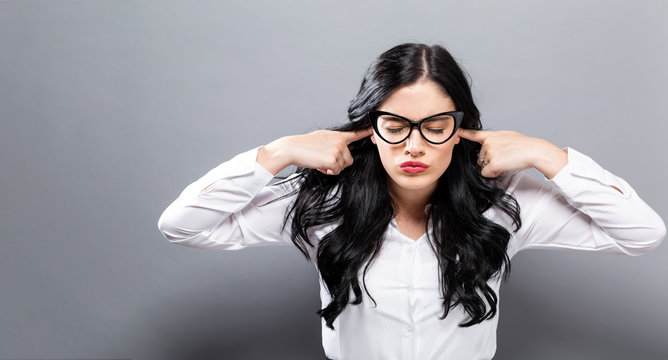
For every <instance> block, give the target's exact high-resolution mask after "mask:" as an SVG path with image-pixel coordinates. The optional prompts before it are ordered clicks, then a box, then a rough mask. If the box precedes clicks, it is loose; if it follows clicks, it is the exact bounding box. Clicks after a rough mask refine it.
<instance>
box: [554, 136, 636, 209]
mask: <svg viewBox="0 0 668 360" xmlns="http://www.w3.org/2000/svg"><path fill="white" fill-rule="evenodd" d="M562 150H566V152H567V153H568V164H566V166H564V167H563V168H562V169H561V170H559V172H558V173H557V174H556V175H555V176H554V177H553V178H552V179H548V178H547V177H546V176H543V178H544V179H545V180H546V181H548V182H550V183H552V184H554V185H556V186H557V187H558V188H559V189H561V191H562V192H565V193H569V191H577V188H578V187H581V185H578V182H581V181H582V179H583V178H584V179H590V180H594V181H596V182H598V183H600V184H602V185H605V186H607V187H608V188H609V189H610V190H611V191H614V192H615V193H617V194H618V195H619V196H622V197H624V198H629V197H631V193H632V189H631V187H630V186H629V185H628V183H626V181H624V180H623V179H621V178H619V177H617V176H615V175H614V174H612V173H610V172H609V171H607V170H606V169H604V168H603V167H602V166H601V165H599V164H598V163H597V162H596V161H594V160H593V159H592V158H590V157H589V156H587V155H585V154H583V153H581V152H579V151H577V150H575V149H573V148H571V147H568V146H567V147H564V148H562ZM611 185H613V186H615V187H617V188H618V189H620V190H621V191H622V192H623V194H622V193H620V192H619V191H617V190H615V189H613V188H612V187H611Z"/></svg>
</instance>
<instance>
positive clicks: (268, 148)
mask: <svg viewBox="0 0 668 360" xmlns="http://www.w3.org/2000/svg"><path fill="white" fill-rule="evenodd" d="M281 143H282V138H281V139H276V140H274V141H272V142H270V143H268V144H266V145H262V146H260V148H259V149H258V152H257V158H256V159H255V161H257V163H258V164H260V166H262V167H263V168H265V169H267V171H269V172H270V173H272V175H276V174H278V173H279V172H280V171H281V170H283V169H285V168H286V167H287V166H288V165H290V161H289V160H288V157H287V154H286V153H285V151H284V148H283V146H281Z"/></svg>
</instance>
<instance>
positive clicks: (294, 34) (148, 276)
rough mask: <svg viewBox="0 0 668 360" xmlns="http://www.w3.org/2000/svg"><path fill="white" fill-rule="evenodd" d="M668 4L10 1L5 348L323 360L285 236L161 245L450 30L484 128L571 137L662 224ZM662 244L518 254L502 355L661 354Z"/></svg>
mask: <svg viewBox="0 0 668 360" xmlns="http://www.w3.org/2000/svg"><path fill="white" fill-rule="evenodd" d="M667 17H668V5H666V2H665V1H636V2H629V1H627V0H624V1H603V0H598V1H581V0H578V1H573V0H568V1H564V0H561V1H551V2H547V1H492V0H490V1H457V2H455V1H439V2H411V3H408V2H389V1H377V2H364V3H362V2H356V1H337V2H336V4H335V5H333V4H328V5H326V4H320V3H316V2H314V1H282V2H279V1H261V2H260V1H227V2H222V1H221V2H219V1H183V2H159V3H158V2H155V3H147V2H135V1H0V120H1V126H2V127H1V131H0V165H1V169H2V170H1V172H0V181H1V184H2V186H1V187H0V204H1V207H0V230H1V234H2V241H1V242H0V305H1V306H0V359H9V358H31V359H35V358H41V359H54V358H61V359H62V358H78V359H81V358H97V359H100V358H113V357H115V358H132V359H266V358H272V359H319V358H322V354H323V352H322V348H321V344H320V322H319V319H318V317H317V315H315V311H316V310H317V309H318V308H319V305H320V304H319V298H318V283H317V275H316V272H315V269H314V268H313V266H312V265H311V264H309V263H307V262H306V261H305V260H304V259H303V258H302V257H301V254H299V253H298V251H297V250H296V249H295V248H293V247H289V246H285V247H261V248H252V249H245V250H243V251H236V252H217V251H205V250H201V249H191V248H186V247H180V246H176V245H172V244H170V243H169V242H168V241H167V240H165V239H164V238H163V237H162V235H161V234H160V233H159V232H158V229H157V220H158V217H159V216H160V214H161V213H162V211H163V210H164V209H165V208H166V207H167V205H168V204H169V203H170V202H171V201H173V200H174V199H175V198H176V197H177V196H178V194H179V193H180V191H181V190H182V189H183V188H184V187H185V186H186V185H188V184H189V183H190V182H192V181H194V180H196V179H197V178H199V177H200V176H201V175H203V174H204V173H206V171H208V170H209V169H211V168H213V167H214V166H216V165H218V164H219V163H221V162H223V161H225V160H227V159H229V158H231V157H232V156H233V155H235V154H237V153H239V152H241V151H245V150H248V149H250V148H252V147H255V146H258V145H261V144H264V143H267V142H269V141H271V140H273V139H275V138H278V137H281V136H285V135H290V134H297V133H305V132H308V131H313V130H316V129H318V128H320V127H324V126H328V125H332V124H336V123H340V122H342V121H347V118H346V109H347V105H348V102H349V101H350V99H351V98H352V97H353V96H354V95H355V93H356V91H357V89H358V88H359V83H360V81H361V79H362V74H363V72H364V70H365V69H366V67H367V66H368V65H369V63H370V62H371V61H372V60H373V58H374V57H376V56H377V55H379V54H380V53H381V52H382V51H385V50H387V49H389V48H390V47H392V46H394V45H397V44H399V43H402V42H406V41H420V42H427V43H430V44H433V43H439V44H441V45H444V46H446V47H447V48H448V49H450V50H451V52H452V53H453V55H454V56H455V57H456V58H457V59H459V60H460V62H461V63H462V65H463V67H464V68H465V69H466V70H467V71H468V72H469V73H470V75H471V77H472V79H473V91H474V94H475V98H476V99H477V103H478V105H479V107H480V109H481V111H482V114H483V123H484V124H485V126H486V128H487V129H490V130H501V129H513V130H517V131H520V132H522V133H524V134H527V135H530V136H536V137H542V138H545V139H548V140H550V141H551V142H553V143H554V144H556V145H558V146H571V147H573V148H575V149H577V150H579V151H581V152H583V153H585V154H587V155H589V156H591V157H592V158H593V159H595V160H596V161H597V162H599V163H600V164H601V165H603V166H604V167H606V168H607V169H608V170H610V171H612V172H613V173H614V174H616V175H618V176H620V177H622V178H624V179H625V180H627V181H628V182H629V183H630V184H631V185H632V186H633V187H634V189H635V190H636V191H637V192H638V194H639V195H640V196H641V197H642V198H643V199H644V200H645V201H646V202H647V203H648V204H649V205H650V206H652V207H653V208H654V209H655V210H656V211H657V212H658V213H659V214H660V215H662V217H663V218H664V219H666V214H668V205H666V200H667V194H666V191H665V189H664V186H665V183H666V174H667V173H666V167H665V164H666V159H665V156H666V154H667V151H666V150H667V149H668V145H666V141H665V136H666V133H667V130H668V125H666V123H667V119H666V106H665V98H666V94H667V90H668V88H667V85H666V84H668V71H667V70H666V64H668V23H667V22H666V21H665V19H666V18H667ZM667 260H668V247H666V246H665V245H664V246H661V247H659V248H658V249H657V250H656V251H654V252H652V253H649V254H647V255H643V256H641V257H630V256H613V255H604V254H597V253H584V252H572V251H571V252H569V251H559V250H555V251H536V250H531V251H527V252H523V253H520V254H519V255H518V256H517V257H516V258H515V259H514V262H513V273H512V275H511V280H510V282H509V283H507V284H505V285H504V286H503V287H502V300H501V313H500V324H499V331H498V351H497V356H496V359H629V358H631V357H639V358H643V359H665V358H667V356H668V341H666V339H667V338H668V310H666V304H667V303H668V288H667V286H666V281H665V278H666V273H667V269H668V266H667V265H666V263H667Z"/></svg>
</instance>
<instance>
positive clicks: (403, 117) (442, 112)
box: [377, 110, 457, 121]
mask: <svg viewBox="0 0 668 360" xmlns="http://www.w3.org/2000/svg"><path fill="white" fill-rule="evenodd" d="M377 111H382V112H385V113H388V114H390V115H394V116H396V117H400V118H402V119H405V120H409V121H414V120H411V119H409V118H407V117H405V116H402V115H398V114H395V113H391V112H389V111H385V110H377ZM453 111H457V110H449V111H441V112H437V113H434V114H432V115H429V116H427V117H424V118H422V119H420V120H417V121H422V120H424V119H429V118H430V117H433V116H436V115H440V114H444V113H449V112H453Z"/></svg>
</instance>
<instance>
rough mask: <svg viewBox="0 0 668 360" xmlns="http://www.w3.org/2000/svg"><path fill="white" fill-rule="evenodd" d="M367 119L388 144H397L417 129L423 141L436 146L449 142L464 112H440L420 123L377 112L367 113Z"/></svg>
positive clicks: (384, 112)
mask: <svg viewBox="0 0 668 360" xmlns="http://www.w3.org/2000/svg"><path fill="white" fill-rule="evenodd" d="M367 117H368V118H369V121H370V122H371V126H373V129H374V130H375V131H376V134H378V136H380V138H381V139H383V141H385V142H386V143H388V144H398V143H400V142H402V141H404V140H406V139H408V137H409V136H410V134H411V131H412V130H413V128H414V127H417V128H418V130H419V131H420V135H422V138H423V139H425V140H426V141H427V142H429V143H432V144H436V145H438V144H443V143H444V142H446V141H448V140H450V138H451V137H452V135H454V134H455V131H457V129H458V128H459V126H460V125H461V123H462V119H463V118H464V112H463V111H448V112H442V113H438V114H434V115H431V116H429V117H426V118H424V119H422V120H420V121H411V120H409V119H406V118H405V117H403V116H401V115H397V114H392V113H389V112H387V111H379V110H373V111H369V112H368V113H367Z"/></svg>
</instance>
